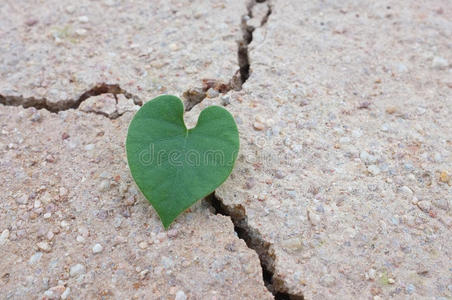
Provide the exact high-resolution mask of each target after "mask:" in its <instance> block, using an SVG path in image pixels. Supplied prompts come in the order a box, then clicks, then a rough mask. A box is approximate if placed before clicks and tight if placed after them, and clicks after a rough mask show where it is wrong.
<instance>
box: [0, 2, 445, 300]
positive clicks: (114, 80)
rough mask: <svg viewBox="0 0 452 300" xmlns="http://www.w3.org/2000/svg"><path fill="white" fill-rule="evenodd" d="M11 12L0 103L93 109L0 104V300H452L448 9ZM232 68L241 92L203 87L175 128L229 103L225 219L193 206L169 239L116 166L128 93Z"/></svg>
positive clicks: (391, 5)
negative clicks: (235, 139) (235, 135)
mask: <svg viewBox="0 0 452 300" xmlns="http://www.w3.org/2000/svg"><path fill="white" fill-rule="evenodd" d="M10 2H11V3H9V2H5V3H6V4H5V3H4V4H2V5H1V6H0V8H1V11H2V15H5V16H7V18H6V19H2V20H1V21H0V22H2V28H8V30H6V32H5V33H2V41H3V40H5V41H7V42H6V43H5V45H2V46H0V47H2V48H5V49H1V50H2V51H1V53H0V62H1V65H2V66H6V68H2V69H1V73H0V74H1V75H0V76H1V79H2V80H1V83H0V86H1V89H0V91H1V92H0V95H2V96H1V97H0V100H2V102H4V103H8V104H24V105H27V101H28V103H29V104H30V105H33V106H35V107H38V108H39V107H43V106H42V105H40V104H39V103H38V104H36V101H34V100H33V99H34V98H33V99H31V98H29V97H36V98H37V99H41V100H42V99H45V100H46V101H50V102H53V103H57V104H56V105H53V104H52V105H47V106H48V108H49V109H52V108H55V109H56V110H58V109H60V108H68V107H70V105H67V103H68V101H71V100H68V99H76V100H77V99H78V100H85V99H86V98H87V99H86V100H85V101H84V102H82V103H81V105H80V107H79V110H75V111H72V110H71V111H68V112H60V113H58V114H52V113H49V112H47V111H45V110H39V111H36V110H34V109H27V110H24V109H22V108H12V107H6V106H4V107H0V112H1V116H0V121H1V123H0V124H1V126H2V128H1V129H2V132H1V135H0V143H1V145H0V146H1V147H0V149H1V153H2V156H1V164H0V168H1V174H2V177H3V178H2V186H5V187H6V188H4V191H3V195H2V201H1V204H0V205H1V207H2V210H0V212H1V214H2V215H1V216H0V234H1V235H0V244H1V245H0V249H1V251H2V253H1V254H3V257H6V258H5V259H4V260H2V261H1V262H0V271H1V273H0V276H1V279H2V280H1V281H0V284H1V285H0V294H1V295H7V296H8V295H11V296H12V298H21V296H24V295H39V296H46V297H50V296H48V295H46V294H45V293H48V294H49V295H53V294H52V293H61V294H62V293H64V291H66V290H67V289H70V296H66V295H63V296H64V298H67V297H71V298H86V297H88V298H89V297H99V296H102V295H104V296H105V297H106V298H108V297H110V298H130V297H133V296H134V295H136V296H137V297H138V298H145V297H146V295H147V296H148V297H149V293H152V296H153V297H155V298H158V296H159V293H160V297H161V298H170V299H174V298H176V299H185V298H184V295H186V297H187V298H189V299H192V298H193V299H198V298H202V299H206V298H207V299H211V298H217V299H223V298H230V299H238V298H252V299H262V298H265V297H267V298H268V297H271V295H270V294H269V292H267V291H266V290H265V287H264V283H263V282H262V279H261V278H262V273H264V275H265V279H266V281H267V282H266V286H267V288H268V289H269V290H270V291H271V292H272V293H273V294H274V296H275V298H277V299H285V298H292V299H299V298H300V297H304V298H305V299H375V300H377V299H389V298H397V299H406V298H409V299H448V298H450V297H452V266H451V264H450V257H451V255H452V253H451V251H452V250H451V249H452V241H451V239H450V236H451V229H452V196H451V195H452V187H451V185H452V181H451V174H452V167H451V166H452V153H451V152H452V150H451V149H452V140H451V137H452V123H451V122H450V120H449V119H450V116H451V113H452V112H451V107H452V97H451V88H452V72H451V64H450V62H452V55H451V53H452V52H451V51H450V49H451V43H450V36H452V24H451V21H450V20H451V19H452V6H451V4H450V1H446V0H437V1H421V2H419V1H417V2H410V3H405V2H403V1H402V2H400V1H392V0H390V1H384V2H381V1H380V2H376V3H374V1H354V0H346V1H340V2H337V1H322V2H316V1H284V0H274V1H272V2H270V3H268V2H265V3H257V4H254V5H248V6H247V4H246V3H243V2H241V1H230V2H227V3H226V4H225V6H224V7H223V6H222V5H221V4H215V3H213V2H212V3H209V4H204V3H202V2H199V3H198V2H197V4H191V5H188V4H187V3H184V4H178V3H176V2H174V3H172V2H170V3H166V2H162V3H160V6H161V7H162V9H161V10H156V9H154V8H153V7H154V6H153V5H154V4H153V3H154V2H152V4H149V3H148V4H146V5H144V6H143V5H142V7H140V9H138V8H136V7H135V6H134V5H132V4H130V5H126V4H125V3H123V2H120V1H118V2H115V1H101V2H89V7H91V6H92V7H93V8H90V9H88V8H87V7H88V2H87V3H85V4H83V5H85V6H83V5H82V4H81V6H80V8H78V5H77V6H75V4H62V3H63V2H61V1H58V2H55V5H54V6H55V7H56V11H57V12H61V13H59V14H55V13H50V12H47V10H46V8H45V7H44V5H36V13H33V15H28V14H24V13H23V11H24V9H23V8H25V7H29V6H30V5H32V4H30V3H27V2H17V3H16V2H12V1H10ZM36 3H37V2H36ZM143 7H145V9H143ZM193 7H196V9H195V8H193ZM79 9H80V11H79ZM198 10H200V11H202V12H203V13H202V14H201V17H199V18H198V17H197V14H196V13H193V12H196V11H198ZM28 11H33V10H28ZM103 11H107V12H108V14H109V17H108V18H105V17H104V16H103V15H102V13H103ZM90 13H92V15H89V14H90ZM270 13H271V14H270ZM150 15H152V16H154V18H155V19H156V20H161V22H162V23H159V22H150V21H149V20H150V18H149V16H150ZM242 15H245V17H244V18H243V21H242V22H241V21H240V19H241V17H242ZM38 16H47V17H46V18H44V17H43V19H42V21H41V17H39V18H38ZM84 16H86V17H87V18H82V17H84ZM116 16H117V17H116ZM173 16H180V17H179V18H175V19H173ZM184 16H185V17H184ZM170 18H171V19H170ZM35 19H39V20H38V22H37V23H36V22H34V21H33V20H35ZM47 19H48V21H45V20H47ZM17 20H21V21H20V22H19V21H17ZM118 20H121V22H122V23H118ZM135 20H136V21H135ZM168 20H171V22H170V23H168V22H169V21H168ZM220 20H221V21H220ZM49 22H50V23H49ZM91 22H93V23H91ZM103 22H105V24H104V23H103ZM165 22H166V23H165ZM47 23H49V24H56V25H46V24H47ZM3 24H4V25H3ZM18 24H22V25H20V26H19V25H18ZM24 24H25V25H24ZM29 24H31V25H29ZM82 24H83V25H82ZM88 24H92V25H88ZM122 24H124V25H122ZM149 24H154V26H155V28H154V27H152V26H151V27H149V26H148V25H149ZM206 24H207V25H206ZM66 25H70V27H69V28H68V29H65V28H66V27H65V26H66ZM47 26H49V28H47ZM52 26H56V27H52ZM85 26H93V27H85ZM204 26H205V27H204ZM51 28H63V29H60V32H61V33H58V32H57V34H56V35H55V34H53V33H52V32H54V31H52V29H51ZM80 28H82V29H87V32H85V34H83V31H82V32H80V31H79V32H78V33H77V30H78V29H80ZM96 28H97V29H96ZM169 28H171V29H169ZM172 28H174V29H172ZM172 30H173V31H172ZM37 31H39V32H41V31H42V34H37V35H36V36H35V35H34V34H35V33H36V32H37ZM218 31H220V32H221V34H220V36H221V37H222V38H219V35H218ZM112 32H114V33H115V34H114V35H113V36H115V38H112V39H111V40H110V38H111V36H112ZM48 33H50V36H48V35H46V34H48ZM237 35H242V40H241V41H240V43H239V44H238V46H237V45H236V44H235V39H236V37H237ZM19 37H20V38H19ZM31 37H33V39H31ZM28 39H31V41H28ZM141 40H145V41H146V43H141V42H139V41H141ZM248 43H250V44H249V45H248ZM172 44H175V45H176V46H171V45H172ZM136 45H138V46H136ZM149 45H151V46H149ZM166 45H168V47H169V49H171V47H174V50H173V49H172V50H171V51H168V50H167V48H165V46H166ZM177 45H182V46H183V47H182V46H181V48H180V49H178V48H177ZM147 47H150V48H151V51H150V52H146V51H147V50H146V49H147ZM96 48H97V49H102V50H98V52H95V51H97V50H96ZM111 48H113V49H114V51H112V52H113V53H116V56H115V55H110V54H108V53H110V51H111V50H109V49H111ZM237 48H238V49H237ZM11 49H18V50H17V51H12V50H11ZM30 49H31V50H33V51H29V50H30ZM39 49H43V52H39ZM90 49H91V50H90ZM25 50H27V51H25ZM72 51H73V52H72ZM91 51H94V52H91ZM204 51H206V52H204ZM5 52H6V53H5ZM237 52H238V53H239V59H238V64H237V61H236V55H237ZM27 53H38V54H39V53H41V54H39V58H36V60H35V59H34V58H33V59H28V60H27V59H26V58H25V59H14V57H13V55H14V54H16V55H20V57H24V56H26V55H27ZM55 53H57V54H56V55H54V54H55ZM80 53H81V54H80ZM89 53H92V55H90V54H89ZM98 53H100V54H98ZM105 53H107V54H105ZM124 53H125V54H124ZM143 53H144V56H141V55H142V54H143ZM146 53H147V54H146ZM38 54H33V55H38ZM30 55H31V54H30ZM80 57H83V58H85V59H82V60H79V59H78V58H80ZM107 58H108V59H107ZM57 59H58V62H57V61H56V60H57ZM192 60H195V61H197V62H200V64H199V65H198V64H196V63H195V64H194V65H195V68H196V70H195V71H194V73H191V71H190V70H191V68H192V67H193V64H190V62H191V61H192ZM74 61H76V62H77V63H74ZM206 61H208V62H209V61H210V63H206ZM31 62H33V63H31ZM160 63H162V64H160ZM102 66H103V67H102ZM239 67H240V74H241V76H242V79H246V78H247V77H248V76H249V78H248V79H247V81H246V82H245V83H244V85H243V88H242V90H241V91H229V92H228V91H227V89H226V90H223V91H221V93H223V94H222V95H218V90H220V89H210V90H209V87H211V86H213V85H214V84H210V83H209V82H207V83H206V82H203V85H204V87H203V92H205V93H206V96H207V99H204V101H203V102H201V103H199V104H198V105H195V104H193V105H191V106H190V107H193V109H192V110H191V111H190V112H188V113H187V115H186V119H187V122H188V123H189V124H191V125H194V124H195V122H196V119H197V116H198V115H199V112H200V111H201V110H202V109H203V108H205V107H206V106H208V105H211V104H217V105H225V106H226V108H227V109H228V110H229V111H230V112H231V113H232V114H233V115H234V117H235V119H236V121H237V124H238V126H239V131H240V136H241V153H240V155H239V158H238V161H237V163H236V167H235V169H234V171H233V173H232V174H231V176H230V178H229V179H228V180H227V181H226V182H225V183H224V184H223V185H222V186H220V187H219V188H218V189H217V190H216V192H215V198H214V199H212V204H213V207H214V208H215V210H216V213H217V214H214V213H213V211H211V210H212V207H211V206H210V205H209V204H208V203H207V202H201V203H199V204H197V205H196V206H195V207H194V208H193V209H191V210H190V211H189V212H187V213H186V214H184V215H182V216H181V217H180V218H178V219H177V221H176V224H175V225H174V226H173V227H171V229H170V231H168V232H166V233H164V232H163V229H162V227H161V225H160V223H159V221H158V219H157V217H156V214H155V212H154V211H153V210H152V208H150V207H149V205H148V204H147V202H146V201H145V200H144V199H143V197H142V196H141V195H140V194H139V193H138V192H137V191H136V188H135V187H134V184H133V183H132V180H131V177H130V175H129V171H128V169H127V165H126V161H125V156H124V145H123V141H124V138H125V134H126V130H127V125H128V122H129V121H130V118H131V116H132V114H133V113H132V112H133V111H134V110H135V109H137V107H136V106H134V105H133V103H134V101H133V100H135V103H139V102H140V101H142V100H147V99H148V98H147V97H151V96H155V95H157V94H159V93H161V92H170V93H175V94H179V95H180V94H181V93H182V92H183V91H186V90H190V89H194V90H195V91H196V88H198V87H200V82H201V81H202V79H204V78H209V77H212V78H211V79H214V80H218V82H227V81H228V80H230V79H232V78H233V77H234V74H236V71H237V69H238V68H239ZM71 68H74V70H72V71H71ZM4 70H6V71H4ZM15 70H17V71H15ZM68 70H69V71H68ZM145 71H146V72H147V73H144V72H145ZM143 74H152V75H149V77H150V78H151V79H149V78H148V77H147V76H148V75H143ZM46 76H50V77H46ZM52 76H53V77H52ZM153 76H154V77H153ZM72 77H75V78H77V80H72V81H71V78H72ZM123 77H124V78H125V79H124V78H123ZM46 78H53V79H51V80H50V79H46ZM152 78H157V80H156V81H153V80H152ZM129 82H133V83H130V84H129ZM97 83H104V85H101V86H100V87H98V88H96V89H93V86H95V85H96V84H97ZM205 86H207V88H205ZM51 90H52V91H53V90H55V91H56V92H55V94H53V92H50V91H51ZM209 91H210V92H209ZM226 92H227V93H226ZM38 93H41V94H42V95H41V94H38ZM84 93H85V94H84ZM86 93H87V94H86ZM190 93H191V92H190ZM99 94H101V95H99ZM17 95H21V97H17ZM52 95H54V96H52ZM80 95H83V97H81V96H80ZM88 96H93V97H91V98H88ZM96 96H97V97H96ZM197 96H198V94H196V93H195V95H194V96H193V98H196V97H197ZM80 97H81V98H80ZM203 98H204V96H202V97H199V98H197V100H196V101H198V100H199V101H201V100H202V99H203ZM120 99H122V100H120ZM38 102H39V101H38ZM65 103H66V104H65ZM121 103H122V104H121ZM60 104H61V105H60ZM78 104H80V103H78ZM44 107H45V106H44ZM96 114H101V115H96ZM105 116H107V117H109V118H110V119H109V118H106V117H105ZM111 119H113V120H111ZM3 174H4V175H3ZM61 188H63V189H61ZM48 212H50V214H48ZM219 214H226V215H228V216H230V217H231V219H232V221H233V222H234V224H235V227H236V232H237V234H238V235H239V236H240V237H241V238H243V239H245V240H246V242H247V245H248V247H249V248H248V249H247V248H246V246H245V244H244V242H243V241H241V240H240V239H238V238H237V237H236V236H235V234H234V232H233V227H232V223H231V221H230V220H229V218H226V217H222V216H220V215H219ZM49 232H52V233H49ZM143 242H144V243H143ZM97 244H99V245H97ZM250 248H252V249H250ZM170 250H171V251H170ZM253 250H255V251H256V252H257V253H258V254H259V258H260V260H261V262H262V265H263V269H264V270H261V269H260V266H259V261H258V258H257V255H256V254H255V253H254V252H253ZM11 253H13V254H14V255H11ZM36 253H42V256H41V255H40V254H36ZM7 254H8V255H7ZM33 263H34V264H33ZM222 269H224V271H222V272H221V271H219V270H222ZM146 270H148V272H146ZM71 273H72V274H73V275H72V276H71ZM41 281H42V282H41ZM52 288H53V290H52ZM49 289H50V291H49ZM110 295H111V296H110ZM178 297H179V298H178Z"/></svg>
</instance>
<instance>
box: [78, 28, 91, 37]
mask: <svg viewBox="0 0 452 300" xmlns="http://www.w3.org/2000/svg"><path fill="white" fill-rule="evenodd" d="M87 33H88V31H87V30H86V29H84V28H79V29H77V30H76V31H75V34H77V35H78V36H85V35H86V34H87Z"/></svg>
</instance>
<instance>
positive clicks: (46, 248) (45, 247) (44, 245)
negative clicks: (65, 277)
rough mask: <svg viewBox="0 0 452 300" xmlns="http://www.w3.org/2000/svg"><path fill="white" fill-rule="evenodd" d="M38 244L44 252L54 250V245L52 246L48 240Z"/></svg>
mask: <svg viewBox="0 0 452 300" xmlns="http://www.w3.org/2000/svg"><path fill="white" fill-rule="evenodd" d="M36 246H38V248H39V250H41V251H44V252H50V251H51V250H52V247H50V245H49V243H47V242H39V243H37V244H36Z"/></svg>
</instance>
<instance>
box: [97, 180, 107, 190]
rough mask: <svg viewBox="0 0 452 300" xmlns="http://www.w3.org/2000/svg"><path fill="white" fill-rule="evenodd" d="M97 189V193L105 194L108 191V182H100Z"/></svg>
mask: <svg viewBox="0 0 452 300" xmlns="http://www.w3.org/2000/svg"><path fill="white" fill-rule="evenodd" d="M97 189H98V190H99V192H105V191H107V190H108V189H110V180H107V179H104V180H102V181H101V182H100V184H99V186H98V187H97Z"/></svg>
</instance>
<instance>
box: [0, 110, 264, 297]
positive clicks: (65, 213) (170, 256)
mask: <svg viewBox="0 0 452 300" xmlns="http://www.w3.org/2000/svg"><path fill="white" fill-rule="evenodd" d="M132 116H133V114H131V113H127V114H125V115H124V116H123V117H121V118H120V119H117V120H113V121H112V120H110V119H108V118H105V117H103V116H98V115H93V114H87V113H83V112H78V111H73V110H71V111H67V112H60V113H58V114H53V113H50V112H47V111H45V110H39V111H36V109H34V108H28V109H26V110H24V109H22V108H18V107H5V106H1V108H0V120H1V123H0V126H1V134H0V153H1V156H0V157H1V159H0V172H1V174H2V176H1V180H0V182H1V186H2V196H1V207H2V209H1V210H0V233H1V238H0V255H1V257H2V259H1V261H0V278H1V279H0V295H1V298H2V299H43V298H44V299H59V298H60V297H61V295H62V294H63V293H64V292H65V291H66V290H68V291H69V292H67V293H69V294H68V295H67V296H66V299H69V297H70V298H71V299H97V298H99V299H102V298H103V299H132V298H133V299H174V298H176V299H185V298H177V295H178V294H179V297H182V296H183V295H185V296H186V297H187V298H189V299H225V298H228V299H239V298H246V299H256V297H257V298H259V299H260V298H262V299H271V297H270V296H271V294H270V293H269V292H268V290H267V289H266V288H265V286H264V283H263V279H262V269H261V266H260V264H259V259H258V257H257V254H256V252H254V251H253V250H251V249H249V248H247V247H246V244H245V242H244V241H243V240H240V239H239V238H237V237H236V235H235V233H234V228H233V224H232V222H231V220H230V219H229V218H227V217H224V216H220V215H215V214H213V213H212V212H211V211H210V210H209V207H210V206H209V205H206V203H205V202H200V203H198V204H197V205H196V206H194V207H192V208H191V209H190V211H189V212H187V213H185V214H184V215H183V216H181V217H180V218H178V220H177V222H176V223H175V224H174V225H173V226H172V227H171V229H170V230H168V231H165V230H164V229H163V226H162V225H161V223H160V220H159V218H158V216H157V214H156V213H155V211H154V210H153V209H152V208H151V207H150V205H149V203H148V201H147V200H146V199H145V198H144V197H143V196H142V195H141V194H140V193H139V192H138V191H137V189H136V187H135V185H134V184H133V179H132V178H131V176H130V173H129V171H128V168H127V161H126V156H125V151H124V141H125V136H126V133H127V125H128V123H129V122H130V120H131V117H132ZM63 298H64V297H63Z"/></svg>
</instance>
